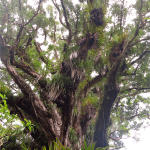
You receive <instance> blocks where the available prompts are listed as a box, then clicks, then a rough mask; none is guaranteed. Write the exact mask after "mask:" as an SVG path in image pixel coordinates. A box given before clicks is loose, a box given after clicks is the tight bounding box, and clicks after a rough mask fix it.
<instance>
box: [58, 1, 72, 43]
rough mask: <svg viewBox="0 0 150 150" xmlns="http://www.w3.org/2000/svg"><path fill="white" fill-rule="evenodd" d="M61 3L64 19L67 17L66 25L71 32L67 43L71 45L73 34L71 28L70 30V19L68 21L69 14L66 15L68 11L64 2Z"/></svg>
mask: <svg viewBox="0 0 150 150" xmlns="http://www.w3.org/2000/svg"><path fill="white" fill-rule="evenodd" d="M60 1H61V5H62V8H63V12H64V13H63V14H64V17H65V22H66V25H67V29H68V31H69V37H68V39H67V43H68V44H70V43H71V39H72V33H71V28H70V24H69V22H68V19H67V14H66V9H65V6H64V4H63V0H60Z"/></svg>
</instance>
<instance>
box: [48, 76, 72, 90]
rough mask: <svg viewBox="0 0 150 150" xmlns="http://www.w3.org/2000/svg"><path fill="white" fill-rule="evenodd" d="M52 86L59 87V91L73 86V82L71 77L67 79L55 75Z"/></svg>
mask: <svg viewBox="0 0 150 150" xmlns="http://www.w3.org/2000/svg"><path fill="white" fill-rule="evenodd" d="M51 84H53V85H54V86H57V87H58V88H59V89H63V88H65V87H66V86H71V85H72V81H71V79H70V77H65V76H63V75H61V74H55V75H53V76H52V80H51ZM63 90H65V89H63Z"/></svg>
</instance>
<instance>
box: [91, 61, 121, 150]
mask: <svg viewBox="0 0 150 150" xmlns="http://www.w3.org/2000/svg"><path fill="white" fill-rule="evenodd" d="M119 67H120V61H117V62H116V63H115V64H114V65H113V67H112V68H111V70H110V71H109V73H108V75H107V82H106V84H105V86H104V96H103V101H102V103H101V106H100V108H99V113H98V119H97V122H96V126H95V133H94V142H96V144H95V149H96V148H98V147H102V148H104V147H107V146H109V144H108V137H107V129H108V127H109V121H110V114H111V108H112V106H113V103H114V101H115V99H116V98H117V95H118V93H119V88H118V81H117V72H118V70H119Z"/></svg>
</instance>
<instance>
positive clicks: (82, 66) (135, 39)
mask: <svg viewBox="0 0 150 150" xmlns="http://www.w3.org/2000/svg"><path fill="white" fill-rule="evenodd" d="M52 2H53V6H54V7H53V6H52V5H49V6H47V9H46V10H45V9H44V8H43V4H44V3H45V1H42V0H39V1H35V4H34V5H29V3H28V1H27V0H22V1H21V0H18V1H16V0H8V1H4V0H1V1H0V10H1V14H0V24H1V27H0V58H1V62H2V65H1V68H0V69H1V85H3V84H5V86H7V88H8V89H11V90H12V93H9V94H8V93H4V94H5V95H6V96H7V97H8V99H7V104H8V106H9V109H10V110H11V113H15V114H17V115H18V117H19V118H20V120H22V121H24V120H25V119H27V120H31V121H32V123H33V124H34V125H35V126H34V130H33V131H32V132H29V131H26V132H25V133H27V132H28V134H30V135H31V137H32V139H33V140H34V142H35V143H36V144H37V145H38V146H39V147H42V146H44V145H45V146H47V147H48V145H49V144H50V143H52V141H53V140H56V138H57V139H59V141H60V142H61V143H62V145H67V146H68V147H72V148H73V149H79V148H80V147H81V146H83V140H84V138H85V139H86V141H87V142H88V143H90V142H96V146H95V148H97V147H107V146H109V140H113V141H114V142H115V143H114V145H115V147H116V148H117V147H119V146H122V143H121V142H120V139H121V138H122V136H123V135H124V134H127V133H129V131H130V130H131V129H139V127H140V125H141V124H140V123H137V122H136V118H140V119H145V118H146V117H149V99H145V98H143V97H142V96H141V95H139V94H140V93H145V92H149V91H150V84H149V79H150V73H149V59H150V57H149V53H150V51H149V39H150V36H149V34H148V33H149V23H148V20H147V19H144V18H148V17H149V16H148V13H149V5H150V1H149V0H146V1H143V0H137V1H136V3H135V4H134V5H132V7H131V6H130V7H129V8H128V7H127V6H126V5H125V1H124V0H122V1H119V2H118V1H114V2H113V3H110V2H111V1H110V2H109V1H106V0H105V1H103V0H93V1H85V0H79V3H78V4H75V3H73V2H72V1H70V0H69V1H68V0H60V3H59V2H57V1H56V0H52ZM130 8H134V9H135V10H136V17H135V18H134V20H133V21H134V23H133V24H132V25H131V24H127V23H126V17H127V15H128V11H129V9H130ZM127 10H128V11H127ZM57 16H59V21H57ZM40 35H42V36H43V37H44V39H43V41H42V40H40V42H39V40H38V37H39V36H40ZM49 43H50V44H49ZM44 45H45V46H46V48H45V49H44V48H43V47H44ZM93 71H95V72H96V73H97V74H98V75H97V76H95V77H92V76H91V73H93ZM0 90H3V86H1V89H0ZM142 103H144V104H145V105H147V107H146V108H144V107H143V108H140V107H139V105H141V104H142ZM131 121H132V122H133V123H132V124H130V122H131ZM94 126H95V127H94ZM90 127H91V129H94V130H91V133H89V129H90ZM93 127H94V128H93ZM77 141H78V142H77ZM33 148H34V147H33Z"/></svg>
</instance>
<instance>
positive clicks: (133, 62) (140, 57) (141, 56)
mask: <svg viewBox="0 0 150 150" xmlns="http://www.w3.org/2000/svg"><path fill="white" fill-rule="evenodd" d="M146 53H150V51H148V50H146V51H144V52H143V53H142V54H141V55H140V56H139V58H137V59H136V60H134V61H132V62H131V63H130V65H133V64H135V63H136V62H137V61H139V60H140V59H142V58H143V56H144V55H145V54H146Z"/></svg>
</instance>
